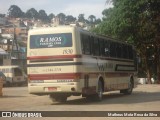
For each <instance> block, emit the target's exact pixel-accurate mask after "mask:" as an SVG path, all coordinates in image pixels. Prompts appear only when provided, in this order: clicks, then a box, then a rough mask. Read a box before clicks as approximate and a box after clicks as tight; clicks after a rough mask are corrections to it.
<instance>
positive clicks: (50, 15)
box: [48, 13, 55, 22]
mask: <svg viewBox="0 0 160 120" xmlns="http://www.w3.org/2000/svg"><path fill="white" fill-rule="evenodd" d="M54 17H55V15H54V14H53V13H51V14H49V15H48V18H49V21H50V22H51V20H52V19H53V18H54Z"/></svg>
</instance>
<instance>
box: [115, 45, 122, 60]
mask: <svg viewBox="0 0 160 120" xmlns="http://www.w3.org/2000/svg"><path fill="white" fill-rule="evenodd" d="M116 53H117V58H122V45H121V43H117V48H116Z"/></svg>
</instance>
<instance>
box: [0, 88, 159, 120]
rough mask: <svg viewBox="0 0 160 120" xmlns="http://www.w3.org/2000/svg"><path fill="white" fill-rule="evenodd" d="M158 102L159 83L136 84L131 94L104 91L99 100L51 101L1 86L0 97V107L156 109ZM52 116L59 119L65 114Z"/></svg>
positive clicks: (7, 109) (154, 119)
mask: <svg viewBox="0 0 160 120" xmlns="http://www.w3.org/2000/svg"><path fill="white" fill-rule="evenodd" d="M159 106H160V85H139V86H138V87H137V88H136V89H134V92H133V94H132V95H123V94H120V93H119V92H110V93H106V94H105V95H104V99H103V101H102V102H91V101H87V100H86V99H85V98H82V97H81V96H78V97H73V96H72V97H69V98H68V101H67V102H66V103H56V102H52V101H51V100H50V99H49V96H36V95H31V94H28V92H27V87H10V88H3V97H1V98H0V111H4V110H6V111H14V110H16V111H39V110H42V111H160V107H159ZM38 119H39V118H38ZM47 119H51V118H47ZM56 119H60V120H61V119H67V118H56ZM76 119H84V118H76ZM88 119H90V118H88ZM94 119H96V118H92V120H94ZM98 119H106V118H98ZM108 119H109V120H110V119H113V120H115V119H118V118H115V117H114V118H107V120H108ZM119 119H120V118H119ZM125 119H129V118H123V120H125ZM132 119H133V118H132ZM135 119H137V118H135ZM140 119H144V120H150V119H153V120H160V118H157V117H156V118H151V117H150V118H146V117H145V118H142V117H141V118H140Z"/></svg>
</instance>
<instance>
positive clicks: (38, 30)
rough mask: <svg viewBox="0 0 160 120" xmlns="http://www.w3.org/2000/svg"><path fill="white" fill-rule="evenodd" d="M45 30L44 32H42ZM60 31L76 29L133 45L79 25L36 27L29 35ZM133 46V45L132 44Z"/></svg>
mask: <svg viewBox="0 0 160 120" xmlns="http://www.w3.org/2000/svg"><path fill="white" fill-rule="evenodd" d="M42 30H43V32H42ZM55 30H56V31H57V32H58V31H60V32H64V31H66V32H67V31H74V30H77V31H79V32H82V33H86V34H88V35H91V36H92V35H93V36H95V37H99V38H102V39H103V38H104V39H108V40H109V41H113V42H118V43H122V44H127V45H131V44H129V43H126V42H124V41H120V40H119V39H116V38H112V37H111V36H105V35H100V34H96V33H93V32H90V31H88V30H85V29H83V28H80V27H77V26H72V25H64V26H55V27H39V28H34V29H30V30H29V35H35V34H48V33H52V31H55ZM131 46H132V45H131Z"/></svg>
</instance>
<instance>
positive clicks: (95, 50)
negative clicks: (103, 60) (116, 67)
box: [93, 37, 100, 56]
mask: <svg viewBox="0 0 160 120" xmlns="http://www.w3.org/2000/svg"><path fill="white" fill-rule="evenodd" d="M99 53H100V52H99V39H98V38H97V37H95V38H94V40H93V55H95V56H99Z"/></svg>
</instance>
